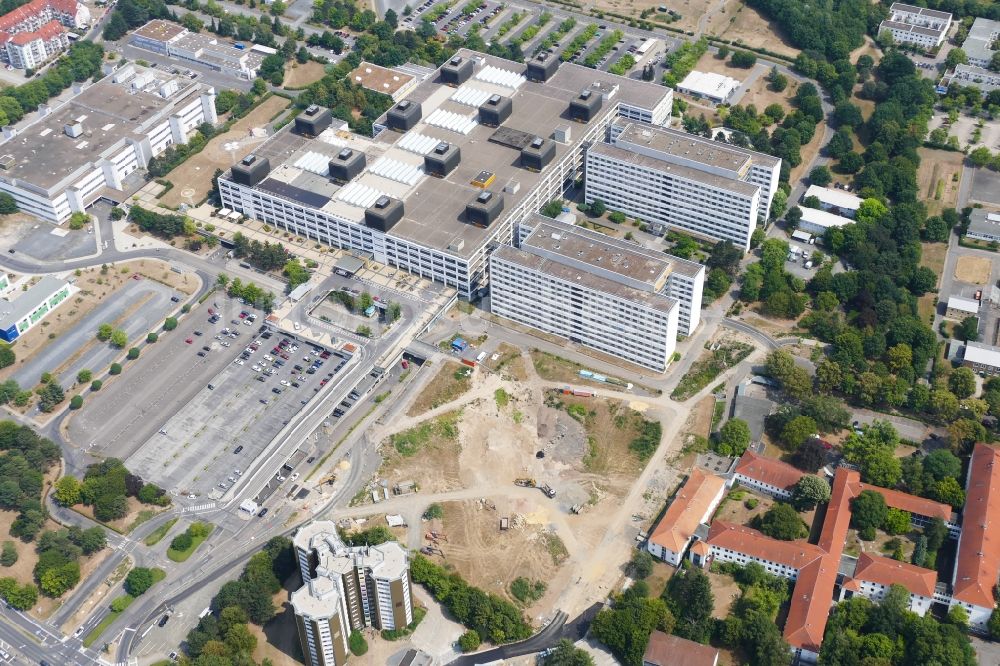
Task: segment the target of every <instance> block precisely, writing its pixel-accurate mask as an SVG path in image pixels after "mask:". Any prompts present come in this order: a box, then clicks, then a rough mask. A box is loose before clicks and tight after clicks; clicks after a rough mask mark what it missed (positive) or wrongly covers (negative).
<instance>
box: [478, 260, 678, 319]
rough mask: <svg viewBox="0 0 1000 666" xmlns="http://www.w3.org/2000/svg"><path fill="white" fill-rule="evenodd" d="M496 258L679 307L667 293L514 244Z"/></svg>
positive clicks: (636, 299)
mask: <svg viewBox="0 0 1000 666" xmlns="http://www.w3.org/2000/svg"><path fill="white" fill-rule="evenodd" d="M493 257H495V258H496V259H498V260H502V261H507V262H509V263H512V264H517V265H519V266H523V267H524V268H527V269H529V270H533V271H536V272H538V273H542V274H543V275H548V276H549V277H552V278H554V279H556V280H562V281H563V282H568V283H569V284H575V285H581V286H583V287H587V288H588V289H593V290H594V291H598V292H602V293H606V294H612V295H613V296H616V297H618V298H621V299H623V300H626V301H631V302H633V303H638V304H639V305H644V306H646V307H648V308H651V309H654V310H660V311H662V312H669V311H670V310H672V309H673V308H675V307H677V301H675V300H674V299H672V298H669V297H667V296H662V295H660V294H656V293H653V292H649V291H643V290H642V289H636V288H635V287H629V286H628V285H625V284H622V283H621V282H617V281H615V280H610V279H608V278H605V277H601V276H600V275H597V274H596V273H592V272H590V271H587V270H581V269H579V268H576V267H574V266H570V265H568V264H564V263H560V262H559V261H555V260H553V259H548V258H546V257H543V256H540V255H537V254H533V253H531V252H528V251H526V250H519V249H517V248H515V247H511V246H510V245H501V246H500V247H498V248H497V249H496V250H495V251H494V252H493Z"/></svg>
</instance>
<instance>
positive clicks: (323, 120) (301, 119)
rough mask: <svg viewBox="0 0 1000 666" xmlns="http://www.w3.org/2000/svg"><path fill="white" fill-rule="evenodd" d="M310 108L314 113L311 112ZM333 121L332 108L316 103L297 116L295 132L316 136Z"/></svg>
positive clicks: (310, 136)
mask: <svg viewBox="0 0 1000 666" xmlns="http://www.w3.org/2000/svg"><path fill="white" fill-rule="evenodd" d="M310 110H311V111H312V113H310ZM332 123H333V114H332V113H330V109H324V108H322V107H320V106H316V105H315V104H314V105H312V106H310V107H309V108H308V109H306V112H305V113H303V114H300V115H298V116H296V117H295V133H296V134H298V135H300V136H305V137H309V138H314V137H317V136H319V135H320V134H322V133H323V130H325V129H326V128H327V127H329V126H330V125H331V124H332Z"/></svg>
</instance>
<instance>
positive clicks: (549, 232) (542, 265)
mask: <svg viewBox="0 0 1000 666" xmlns="http://www.w3.org/2000/svg"><path fill="white" fill-rule="evenodd" d="M528 224H530V225H532V227H533V229H532V231H531V232H530V234H528V236H527V237H525V238H524V239H523V240H522V241H521V243H520V249H515V248H513V247H501V248H499V249H498V250H496V251H495V252H494V253H493V255H492V257H491V259H490V309H491V311H492V312H493V313H494V314H498V315H500V316H503V317H507V318H508V319H513V320H515V321H518V322H520V323H522V324H526V325H528V326H532V327H534V328H538V329H540V330H544V331H547V332H549V333H555V334H557V335H562V336H563V337H566V338H569V339H571V340H575V341H578V342H581V343H582V344H586V345H588V346H590V347H594V348H595V349H599V350H601V351H603V352H605V353H608V354H611V355H613V356H617V357H619V358H622V359H625V360H628V361H630V362H632V363H636V364H638V365H642V366H644V367H649V368H652V369H654V370H658V371H663V370H665V369H666V366H667V365H668V364H669V363H670V360H671V356H672V355H673V353H674V348H675V346H676V344H675V343H676V339H677V336H678V335H685V336H686V335H690V334H691V332H692V331H693V330H694V328H695V327H697V325H698V322H699V321H700V313H701V294H702V288H703V285H704V281H705V267H704V266H702V265H701V264H698V263H695V262H692V261H686V260H684V259H679V258H677V257H672V256H670V255H666V254H663V253H662V252H653V251H651V250H647V249H645V248H643V247H642V246H639V245H636V244H634V243H629V242H627V241H622V240H618V239H615V238H611V237H609V236H607V235H605V234H601V233H598V232H595V231H590V230H588V229H584V228H582V227H577V226H573V225H567V224H562V223H559V222H555V221H554V220H550V219H548V218H545V217H543V216H541V215H537V214H536V215H532V216H531V217H529V219H528Z"/></svg>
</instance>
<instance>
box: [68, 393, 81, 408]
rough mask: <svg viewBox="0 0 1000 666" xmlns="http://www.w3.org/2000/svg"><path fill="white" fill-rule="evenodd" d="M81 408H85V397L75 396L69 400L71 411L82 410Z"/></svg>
mask: <svg viewBox="0 0 1000 666" xmlns="http://www.w3.org/2000/svg"><path fill="white" fill-rule="evenodd" d="M81 407H83V396H82V395H74V396H73V397H72V398H70V399H69V408H70V409H80V408H81Z"/></svg>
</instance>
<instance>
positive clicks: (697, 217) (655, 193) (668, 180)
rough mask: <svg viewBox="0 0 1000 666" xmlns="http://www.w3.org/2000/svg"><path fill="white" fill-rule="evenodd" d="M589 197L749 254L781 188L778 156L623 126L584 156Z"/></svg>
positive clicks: (634, 125) (633, 125)
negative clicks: (608, 140) (752, 239)
mask: <svg viewBox="0 0 1000 666" xmlns="http://www.w3.org/2000/svg"><path fill="white" fill-rule="evenodd" d="M586 171H587V177H586V184H585V187H586V191H585V197H586V201H587V203H592V202H593V201H594V200H595V199H600V200H601V201H602V202H604V203H605V204H606V205H607V207H608V208H610V209H612V210H620V211H622V212H623V213H625V214H626V215H629V216H632V217H637V218H639V219H640V220H643V221H645V222H650V223H653V224H657V225H663V226H666V227H669V228H673V229H677V230H679V231H683V232H685V233H689V234H691V235H693V236H697V237H700V238H706V239H708V240H713V241H718V240H728V241H731V242H732V243H733V244H734V245H735V246H736V247H738V248H741V249H742V250H743V251H744V252H746V251H748V250H749V249H750V236H751V235H752V234H753V232H754V230H755V229H756V228H757V223H758V220H766V219H767V216H768V211H769V210H770V205H771V199H772V197H773V196H774V193H775V192H776V191H777V189H778V179H779V176H780V174H781V159H779V158H777V157H772V156H770V155H765V154H763V153H758V152H755V151H752V150H745V149H743V148H737V147H736V146H730V145H728V144H724V143H720V142H718V141H712V140H709V139H705V138H703V137H697V136H694V135H692V134H688V133H687V132H682V131H678V130H672V129H668V128H665V127H656V126H653V125H647V124H645V123H627V122H618V123H616V124H615V125H613V126H612V130H611V134H610V143H597V144H594V145H593V146H591V147H590V149H589V150H588V151H587V170H586Z"/></svg>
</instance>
